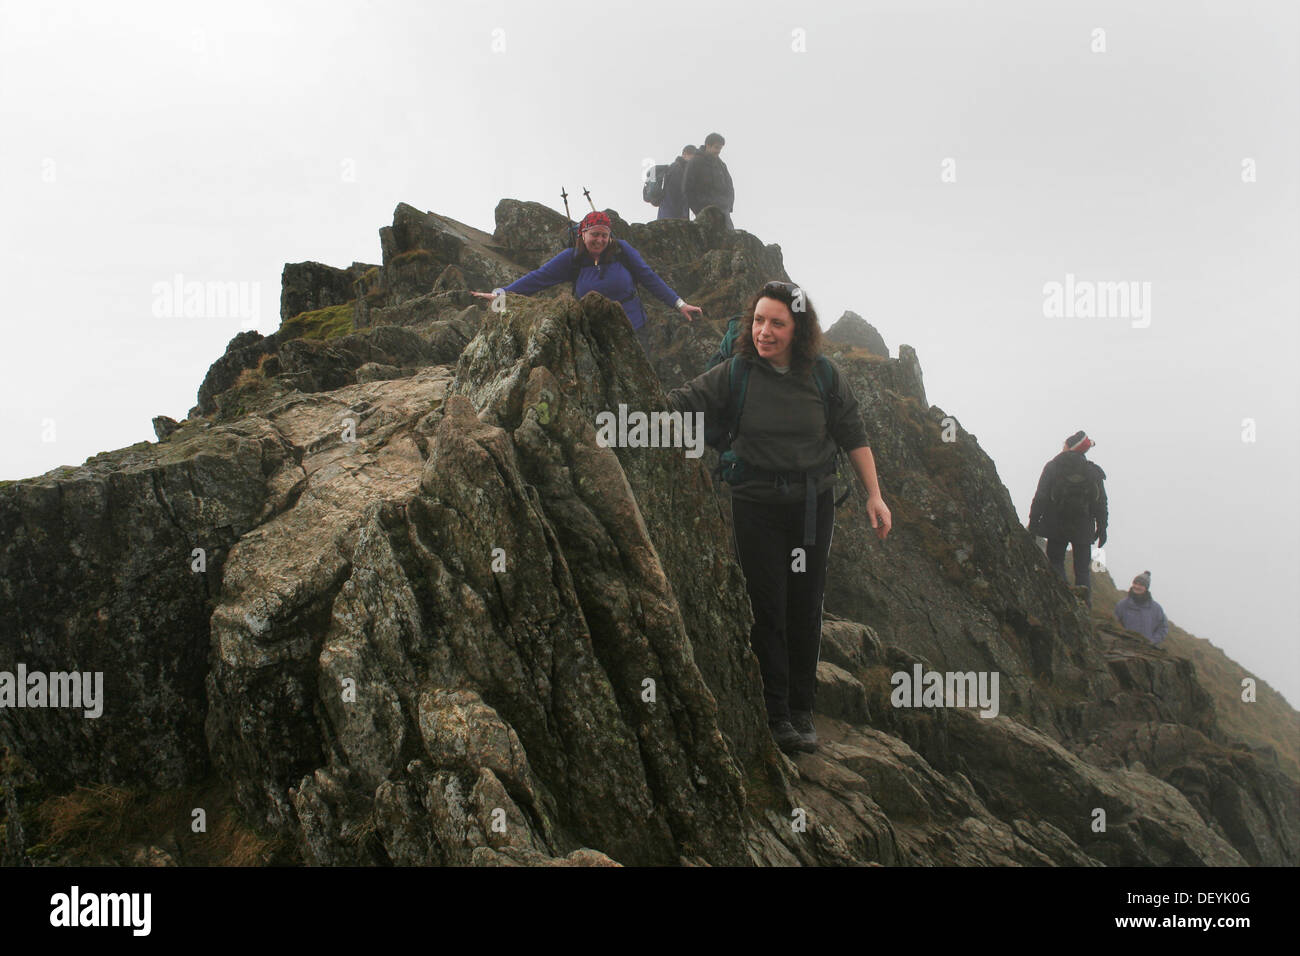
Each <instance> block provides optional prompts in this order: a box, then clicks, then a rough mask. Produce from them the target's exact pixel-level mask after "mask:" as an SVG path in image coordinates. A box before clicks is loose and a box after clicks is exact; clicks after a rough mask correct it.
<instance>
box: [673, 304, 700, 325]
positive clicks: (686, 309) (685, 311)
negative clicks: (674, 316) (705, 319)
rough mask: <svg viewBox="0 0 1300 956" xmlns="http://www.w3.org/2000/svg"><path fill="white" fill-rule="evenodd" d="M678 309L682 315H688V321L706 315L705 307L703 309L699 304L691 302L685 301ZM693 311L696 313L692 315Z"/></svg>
mask: <svg viewBox="0 0 1300 956" xmlns="http://www.w3.org/2000/svg"><path fill="white" fill-rule="evenodd" d="M677 311H679V312H680V313H681V314H682V315H684V316H686V320H687V321H688V322H694V321H695V320H696V319H698V318H699V317H700V316H702V315H704V310H703V309H701V308H700V307H699V306H698V305H691V304H690V303H689V302H683V303H682V307H681V308H680V309H678V310H677ZM692 312H694V313H695V314H694V315H692V314H691V313H692Z"/></svg>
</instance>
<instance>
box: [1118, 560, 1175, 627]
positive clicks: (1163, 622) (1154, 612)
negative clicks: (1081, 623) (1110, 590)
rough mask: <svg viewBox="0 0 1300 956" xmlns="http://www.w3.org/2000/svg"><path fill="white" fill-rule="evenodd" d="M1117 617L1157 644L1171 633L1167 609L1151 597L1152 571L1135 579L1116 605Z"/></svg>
mask: <svg viewBox="0 0 1300 956" xmlns="http://www.w3.org/2000/svg"><path fill="white" fill-rule="evenodd" d="M1115 617H1116V618H1117V619H1118V620H1119V622H1120V623H1121V624H1123V625H1124V626H1125V627H1126V628H1128V629H1129V630H1130V631H1137V632H1138V633H1139V634H1141V635H1142V636H1143V637H1145V638H1146V639H1147V640H1148V641H1150V642H1151V643H1152V644H1155V645H1156V646H1159V645H1160V642H1161V641H1163V640H1164V639H1165V635H1166V634H1168V633H1169V619H1168V618H1167V617H1165V609H1164V608H1162V607H1161V606H1160V605H1159V604H1157V603H1156V602H1155V600H1154V599H1153V598H1152V597H1151V572H1150V571H1143V572H1142V573H1141V574H1139V575H1138V576H1137V577H1135V578H1134V579H1133V586H1132V587H1130V588H1129V591H1128V594H1127V595H1126V596H1125V597H1124V598H1122V599H1121V600H1120V602H1119V603H1118V604H1116V605H1115Z"/></svg>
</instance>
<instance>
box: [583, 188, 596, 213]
mask: <svg viewBox="0 0 1300 956" xmlns="http://www.w3.org/2000/svg"><path fill="white" fill-rule="evenodd" d="M582 194H583V195H584V196H586V197H587V205H588V206H590V207H591V211H592V212H595V211H596V204H595V203H594V202H592V201H591V190H590V189H588V188H587V187H586V186H583V187H582Z"/></svg>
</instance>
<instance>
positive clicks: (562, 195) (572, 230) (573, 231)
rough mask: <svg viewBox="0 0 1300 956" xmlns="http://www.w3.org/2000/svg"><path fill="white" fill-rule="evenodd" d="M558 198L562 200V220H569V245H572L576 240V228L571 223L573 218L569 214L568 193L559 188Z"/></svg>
mask: <svg viewBox="0 0 1300 956" xmlns="http://www.w3.org/2000/svg"><path fill="white" fill-rule="evenodd" d="M560 198H561V199H563V200H564V218H565V219H567V220H569V245H573V243H574V240H575V239H576V238H577V232H578V227H577V226H576V225H575V224H574V222H573V216H572V215H571V214H570V213H569V193H568V191H567V190H565V188H564V187H563V186H561V187H560Z"/></svg>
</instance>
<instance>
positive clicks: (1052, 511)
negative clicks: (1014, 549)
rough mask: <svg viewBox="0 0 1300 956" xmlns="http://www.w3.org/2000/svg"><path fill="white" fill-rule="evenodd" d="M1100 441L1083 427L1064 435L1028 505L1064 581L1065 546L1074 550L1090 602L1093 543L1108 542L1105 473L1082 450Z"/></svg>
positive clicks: (1032, 526) (1077, 579) (1032, 524)
mask: <svg viewBox="0 0 1300 956" xmlns="http://www.w3.org/2000/svg"><path fill="white" fill-rule="evenodd" d="M1095 444H1096V442H1094V441H1093V440H1092V439H1091V438H1089V437H1088V436H1087V434H1085V433H1084V432H1083V431H1082V430H1080V431H1077V432H1075V433H1074V434H1073V435H1071V436H1070V437H1069V438H1067V439H1066V440H1065V446H1064V448H1063V449H1062V450H1061V453H1060V454H1059V455H1057V456H1056V457H1055V458H1053V459H1052V460H1051V461H1049V462H1048V463H1047V464H1046V465H1045V466H1044V468H1043V473H1042V475H1041V476H1040V477H1039V479H1038V490H1037V491H1035V492H1034V501H1033V504H1031V505H1030V506H1029V525H1028V527H1029V531H1030V533H1031V534H1036V535H1039V536H1041V537H1044V538H1046V539H1047V560H1048V561H1050V562H1051V564H1052V569H1053V570H1054V571H1055V572H1056V573H1057V575H1058V576H1059V577H1060V578H1061V580H1062V581H1066V580H1067V578H1066V576H1065V549H1066V547H1067V546H1068V547H1070V548H1071V549H1072V550H1073V551H1074V583H1075V584H1076V585H1077V586H1079V587H1084V588H1087V589H1088V597H1087V601H1088V606H1089V607H1091V606H1092V574H1091V568H1090V565H1091V563H1092V543H1093V542H1094V541H1096V542H1097V546H1098V547H1104V546H1105V544H1106V522H1107V505H1106V484H1105V482H1106V473H1105V472H1104V471H1102V470H1101V468H1100V467H1099V466H1098V465H1097V464H1095V463H1094V462H1091V461H1088V460H1087V459H1086V458H1085V457H1084V455H1085V454H1086V453H1087V451H1088V449H1089V448H1091V447H1093V445H1095Z"/></svg>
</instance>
